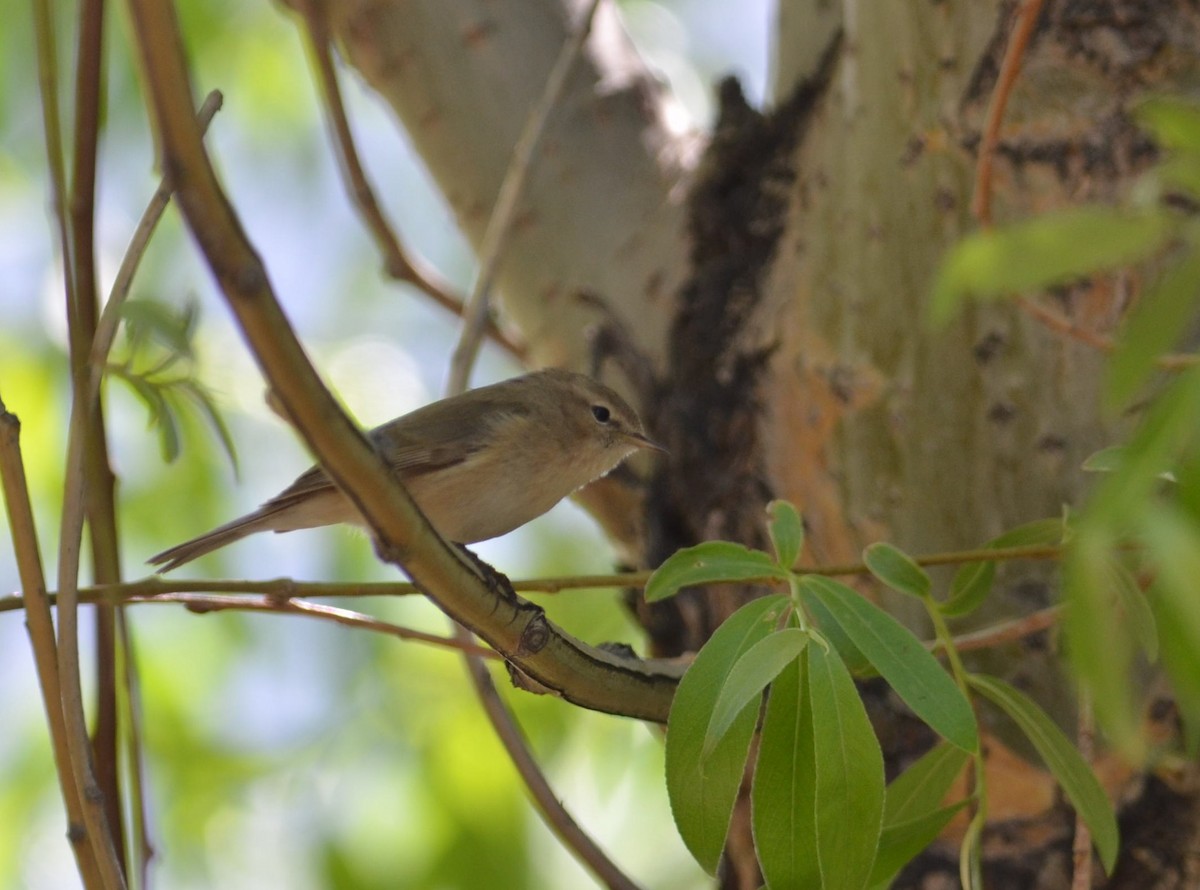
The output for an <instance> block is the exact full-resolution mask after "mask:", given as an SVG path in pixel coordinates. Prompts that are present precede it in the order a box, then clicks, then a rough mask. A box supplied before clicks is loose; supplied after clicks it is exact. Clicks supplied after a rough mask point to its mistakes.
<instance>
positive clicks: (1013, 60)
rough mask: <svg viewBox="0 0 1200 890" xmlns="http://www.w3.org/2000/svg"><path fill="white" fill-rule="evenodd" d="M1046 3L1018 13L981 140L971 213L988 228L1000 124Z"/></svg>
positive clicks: (1035, 1)
mask: <svg viewBox="0 0 1200 890" xmlns="http://www.w3.org/2000/svg"><path fill="white" fill-rule="evenodd" d="M1044 4H1045V0H1025V2H1024V3H1022V4H1021V8H1020V9H1018V10H1017V18H1016V21H1015V22H1014V23H1013V32H1012V35H1011V36H1010V37H1009V40H1008V46H1007V47H1006V48H1005V50H1004V60H1003V61H1002V62H1001V63H1000V73H999V74H998V75H997V77H996V86H995V89H993V90H992V100H991V102H989V103H988V110H987V118H986V119H985V121H984V125H983V134H982V138H981V139H980V141H979V160H978V161H977V163H976V165H975V196H974V198H973V199H972V201H971V213H972V214H974V216H975V218H976V219H977V220H979V223H980V225H982V226H983V227H984V228H987V227H988V226H990V225H991V224H992V164H993V161H994V159H995V156H996V146H997V145H999V144H1000V124H1001V122H1002V121H1003V120H1004V112H1005V109H1006V108H1007V107H1008V98H1009V96H1010V95H1011V93H1012V88H1013V84H1015V83H1016V82H1017V75H1018V74H1019V73H1020V71H1021V59H1022V57H1023V56H1024V55H1025V48H1026V47H1027V46H1028V45H1029V38H1030V37H1031V36H1033V29H1034V27H1035V26H1036V25H1037V21H1038V16H1039V15H1040V14H1041V12H1042V6H1043V5H1044Z"/></svg>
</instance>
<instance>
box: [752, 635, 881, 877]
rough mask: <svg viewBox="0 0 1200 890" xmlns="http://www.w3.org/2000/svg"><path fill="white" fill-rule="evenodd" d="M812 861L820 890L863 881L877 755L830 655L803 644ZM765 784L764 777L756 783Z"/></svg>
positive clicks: (875, 836) (875, 841) (874, 825)
mask: <svg viewBox="0 0 1200 890" xmlns="http://www.w3.org/2000/svg"><path fill="white" fill-rule="evenodd" d="M806 651H807V653H808V692H809V696H810V697H811V700H812V702H811V707H812V726H813V761H814V768H815V773H816V794H815V800H814V805H815V806H816V834H817V862H818V863H819V864H820V867H821V886H822V887H824V888H827V890H858V888H861V887H863V886H864V885H865V884H866V882H867V880H868V879H869V878H870V875H871V866H872V863H873V862H874V859H875V850H876V848H877V847H878V846H879V832H880V830H881V826H882V822H883V799H884V781H883V754H882V752H881V751H880V750H879V742H877V741H876V740H875V732H874V730H873V729H872V728H871V721H870V720H869V719H868V718H867V711H866V708H864V707H863V703H862V699H861V698H859V696H858V690H857V689H855V687H854V681H853V680H852V679H851V678H850V672H849V671H847V670H846V666H845V665H844V664H842V660H841V659H840V658H839V657H838V655H837V652H836V651H834V650H832V649H831V650H829V651H828V652H826V651H825V650H824V649H822V648H821V647H820V646H809V647H808V649H807V650H806ZM764 781H765V778H764Z"/></svg>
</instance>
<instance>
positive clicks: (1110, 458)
mask: <svg viewBox="0 0 1200 890" xmlns="http://www.w3.org/2000/svg"><path fill="white" fill-rule="evenodd" d="M1124 462H1125V446H1124V445H1110V446H1109V447H1108V448H1101V449H1100V450H1099V451H1094V452H1092V453H1091V454H1089V455H1088V456H1087V457H1086V458H1084V461H1083V464H1082V465H1081V466H1080V468H1081V469H1082V470H1083V471H1084V472H1085V473H1115V472H1116V471H1117V470H1119V469H1121V465H1122V464H1123V463H1124Z"/></svg>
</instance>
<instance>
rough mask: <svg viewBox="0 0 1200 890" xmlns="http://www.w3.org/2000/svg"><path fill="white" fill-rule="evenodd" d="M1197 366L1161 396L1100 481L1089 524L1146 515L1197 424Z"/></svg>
mask: <svg viewBox="0 0 1200 890" xmlns="http://www.w3.org/2000/svg"><path fill="white" fill-rule="evenodd" d="M1197 416H1200V367H1192V368H1189V369H1188V370H1187V371H1184V372H1182V373H1181V374H1179V375H1178V376H1177V377H1176V378H1175V380H1174V381H1172V382H1171V384H1170V385H1169V386H1168V387H1167V388H1166V389H1165V390H1164V391H1163V392H1162V394H1161V395H1159V397H1158V398H1157V399H1155V401H1154V404H1153V405H1152V406H1151V408H1150V410H1149V411H1148V412H1147V414H1146V417H1145V418H1144V419H1143V421H1142V423H1141V424H1140V425H1139V426H1138V428H1137V430H1136V432H1134V434H1133V436H1132V437H1131V439H1130V441H1129V443H1128V446H1127V447H1126V449H1125V453H1124V457H1123V459H1122V461H1121V465H1120V469H1119V471H1118V472H1115V473H1109V474H1108V475H1106V476H1105V477H1103V478H1102V479H1101V481H1100V484H1099V485H1098V486H1097V488H1096V491H1095V493H1094V494H1093V496H1092V499H1091V502H1090V503H1089V505H1088V517H1089V518H1090V519H1091V520H1092V521H1093V522H1098V523H1105V524H1111V525H1114V526H1121V525H1122V524H1125V523H1128V522H1129V519H1130V517H1131V516H1137V515H1139V514H1141V513H1143V512H1145V508H1146V504H1147V499H1148V498H1150V497H1151V496H1152V495H1153V494H1154V493H1155V492H1156V491H1157V490H1158V488H1159V487H1160V485H1161V483H1162V478H1163V473H1164V472H1166V471H1170V470H1171V469H1173V468H1174V466H1175V464H1176V462H1177V460H1178V458H1179V455H1180V454H1181V453H1182V452H1183V451H1184V450H1185V449H1186V448H1188V447H1190V446H1191V445H1192V444H1193V443H1195V441H1196V439H1197V436H1198V434H1200V426H1198V425H1197V424H1196V417H1197Z"/></svg>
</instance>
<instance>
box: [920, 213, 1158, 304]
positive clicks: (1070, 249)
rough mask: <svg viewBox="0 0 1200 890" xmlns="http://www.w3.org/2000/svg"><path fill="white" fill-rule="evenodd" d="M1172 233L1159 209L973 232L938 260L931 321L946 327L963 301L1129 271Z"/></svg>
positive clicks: (1057, 217) (1063, 216)
mask: <svg viewBox="0 0 1200 890" xmlns="http://www.w3.org/2000/svg"><path fill="white" fill-rule="evenodd" d="M1173 230H1174V225H1173V223H1172V220H1171V218H1170V216H1169V215H1168V214H1167V213H1166V212H1165V211H1162V210H1159V209H1152V210H1147V211H1142V212H1139V213H1126V212H1123V211H1117V210H1111V209H1108V208H1104V207H1076V208H1072V209H1069V210H1063V211H1059V212H1057V213H1047V214H1045V215H1042V216H1038V217H1034V218H1033V219H1029V220H1025V221H1023V222H1019V223H1014V224H1012V225H1008V226H1002V227H997V228H995V229H990V230H987V231H982V232H977V233H975V234H973V235H969V236H968V237H966V238H964V239H962V240H961V241H960V242H959V243H958V244H957V245H956V246H955V247H954V248H952V249H951V251H950V253H949V254H948V255H947V257H946V259H945V260H944V261H943V262H942V267H941V269H940V270H939V272H938V275H937V279H936V281H935V282H934V285H933V297H932V303H931V305H930V317H931V319H932V321H933V322H934V323H935V324H943V323H945V322H946V321H947V320H949V318H950V316H951V315H952V314H953V312H954V311H955V310H956V309H957V308H958V306H959V304H960V303H962V302H963V301H964V300H965V299H966V298H968V297H976V298H983V297H993V298H994V297H999V296H1002V295H1004V294H1016V293H1021V292H1024V291H1030V290H1037V289H1041V288H1045V287H1050V286H1052V285H1056V284H1064V283H1067V282H1070V281H1072V280H1074V279H1077V278H1082V277H1084V276H1086V275H1090V274H1093V273H1096V272H1100V271H1103V270H1106V269H1114V268H1117V267H1120V266H1125V265H1128V264H1130V263H1133V262H1136V261H1138V260H1140V259H1142V258H1143V257H1146V256H1148V255H1149V254H1150V253H1152V252H1153V251H1155V250H1157V249H1158V248H1159V247H1161V246H1162V245H1163V243H1164V242H1165V241H1166V239H1167V238H1168V237H1169V235H1170V234H1171V232H1172V231H1173Z"/></svg>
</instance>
